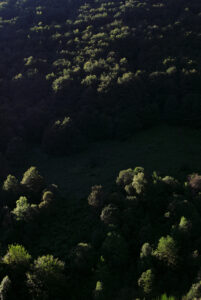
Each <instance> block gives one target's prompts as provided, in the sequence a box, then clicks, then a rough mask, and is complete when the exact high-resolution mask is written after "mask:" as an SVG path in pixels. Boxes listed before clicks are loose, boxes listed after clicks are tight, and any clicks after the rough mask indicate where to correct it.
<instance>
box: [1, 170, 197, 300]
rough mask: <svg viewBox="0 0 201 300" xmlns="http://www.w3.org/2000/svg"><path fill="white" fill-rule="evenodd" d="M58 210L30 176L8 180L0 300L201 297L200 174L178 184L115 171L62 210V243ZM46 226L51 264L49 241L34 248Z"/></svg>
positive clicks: (50, 193) (53, 190)
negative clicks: (108, 181)
mask: <svg viewBox="0 0 201 300" xmlns="http://www.w3.org/2000/svg"><path fill="white" fill-rule="evenodd" d="M28 199H29V200H28ZM67 202H68V201H67V199H66V198H63V199H62V197H61V195H60V194H59V193H58V189H57V187H56V186H54V185H51V186H48V187H47V186H46V185H45V181H44V178H43V177H42V176H41V175H40V174H39V172H38V171H37V169H36V168H35V167H31V168H29V169H28V170H27V171H26V172H25V173H24V175H23V178H22V180H21V181H20V182H19V181H18V180H17V178H16V177H14V176H13V175H9V176H8V177H7V179H6V180H5V181H4V182H3V185H2V192H1V227H2V228H3V230H1V263H0V265H1V268H0V275H1V284H0V297H1V299H19V298H20V299H32V300H34V299H48V300H49V299H50V300H51V299H52V300H54V299H65V298H68V299H80V300H83V299H112V298H115V299H128V300H133V299H139V298H140V299H154V298H157V297H160V295H162V294H164V293H167V294H169V295H172V296H174V297H175V298H176V299H184V300H193V299H199V298H200V297H201V292H200V291H201V289H200V286H201V277H200V272H201V257H200V251H201V250H200V249H201V240H200V234H201V229H200V228H201V176H200V175H199V174H190V175H189V176H187V178H186V181H185V182H183V181H181V180H179V179H176V178H173V177H171V176H162V175H158V174H157V173H156V172H153V174H148V173H147V172H146V171H145V170H144V168H142V167H136V168H134V169H131V168H130V169H126V170H122V171H120V173H119V175H118V177H117V179H116V185H115V186H111V188H110V189H109V190H106V189H105V188H104V187H103V186H101V185H95V186H92V188H91V192H90V194H89V196H88V199H87V200H86V199H85V201H83V199H82V201H80V203H79V204H78V206H77V208H76V210H75V211H73V212H72V209H73V206H72V203H71V204H70V206H68V208H67V210H68V211H69V210H70V211H69V212H68V213H69V216H71V220H70V222H69V223H68V227H69V228H68V230H69V231H68V235H67V236H66V233H65V232H64V231H65V230H66V228H64V227H65V226H63V223H62V222H63V221H65V220H66V218H67V217H68V218H69V216H68V215H67V213H66V212H67V211H64V210H65V205H67ZM74 206H76V204H75V203H74ZM80 212H81V213H80ZM54 218H56V222H57V225H56V226H55V224H56V223H54V222H55V221H54ZM58 219H59V221H58ZM82 222H83V223H82ZM50 223H53V227H52V230H54V231H56V237H55V241H54V243H55V244H56V245H57V249H59V253H60V254H59V255H57V253H58V252H57V250H56V248H55V249H54V250H53V251H51V252H50V249H51V245H50V244H51V241H50V240H49V241H48V242H47V243H49V244H48V245H46V249H49V250H46V253H44V248H43V246H42V245H43V243H44V240H42V239H39V238H38V236H39V235H40V234H42V231H43V227H44V226H45V234H47V235H48V232H49V231H50V227H49V225H48V224H50ZM59 224H61V227H59V230H57V229H58V226H59ZM75 224H76V225H75ZM54 226H55V228H54ZM80 231H82V233H80ZM33 232H34V233H33ZM37 232H38V236H37ZM2 233H3V234H2ZM35 234H36V235H35ZM33 239H36V241H37V242H36V243H37V246H36V248H35V249H34V247H33V248H32V245H33ZM27 249H28V250H27Z"/></svg>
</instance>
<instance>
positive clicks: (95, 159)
mask: <svg viewBox="0 0 201 300" xmlns="http://www.w3.org/2000/svg"><path fill="white" fill-rule="evenodd" d="M30 166H36V167H37V168H38V169H39V171H40V173H41V174H43V175H44V177H45V178H46V179H47V182H48V183H55V184H57V185H58V186H59V188H60V189H61V191H62V193H63V194H64V195H66V196H67V195H70V196H71V197H72V196H73V197H76V198H85V197H87V195H88V194H89V193H90V188H91V186H92V185H95V184H102V185H103V186H104V187H105V188H107V187H110V188H111V186H112V185H114V184H115V179H116V177H117V176H118V173H119V171H120V170H123V169H127V168H135V167H136V166H142V167H144V168H145V170H147V171H148V172H152V171H159V172H160V174H162V175H164V176H165V175H172V176H176V177H178V176H179V177H184V176H186V175H187V174H189V173H191V172H199V171H200V172H201V131H200V130H197V129H189V128H179V127H172V126H162V127H156V128H152V129H147V130H144V131H142V132H139V133H137V134H136V135H135V136H134V137H132V138H130V139H128V140H126V141H104V142H102V141H101V142H97V143H94V144H91V145H90V147H89V149H87V150H85V151H84V152H82V153H78V154H72V155H70V156H62V157H53V156H50V155H46V154H44V153H42V152H41V151H39V150H38V149H35V150H33V151H31V152H30V154H29V156H28V159H27V160H26V161H25V163H24V165H23V169H22V168H21V169H20V168H19V169H18V173H19V172H20V173H21V174H22V173H23V172H24V171H25V170H26V169H28V168H29V167H30ZM21 174H20V175H21Z"/></svg>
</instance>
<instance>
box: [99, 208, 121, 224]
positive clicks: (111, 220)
mask: <svg viewBox="0 0 201 300" xmlns="http://www.w3.org/2000/svg"><path fill="white" fill-rule="evenodd" d="M119 217H120V213H119V209H118V207H117V206H115V205H114V204H108V205H107V206H105V207H104V208H103V209H102V211H101V215H100V219H101V221H102V222H103V223H105V224H117V223H118V222H119Z"/></svg>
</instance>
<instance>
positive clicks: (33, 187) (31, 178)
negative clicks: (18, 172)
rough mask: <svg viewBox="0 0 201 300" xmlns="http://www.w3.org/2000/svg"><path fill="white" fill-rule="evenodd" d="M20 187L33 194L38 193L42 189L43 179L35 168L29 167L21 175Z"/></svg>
mask: <svg viewBox="0 0 201 300" xmlns="http://www.w3.org/2000/svg"><path fill="white" fill-rule="evenodd" d="M21 184H22V186H25V187H26V188H27V189H28V190H30V191H31V192H34V193H40V192H41V191H42V189H43V188H44V178H43V177H42V176H41V175H40V174H39V172H38V170H37V168H36V167H30V168H29V169H28V170H27V171H26V172H25V173H24V175H23V178H22V181H21Z"/></svg>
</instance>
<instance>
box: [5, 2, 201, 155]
mask: <svg viewBox="0 0 201 300" xmlns="http://www.w3.org/2000/svg"><path fill="white" fill-rule="evenodd" d="M200 5H201V4H200V2H199V1H197V0H193V1H190V0H187V1H186V0H179V1H177V3H175V2H174V1H171V0H168V1H166V2H165V3H164V1H162V2H160V1H158V0H151V1H150V0H144V1H143V2H142V1H140V0H126V1H120V0H118V1H110V2H108V1H103V0H94V1H86V3H85V2H83V1H82V0H77V1H71V0H68V1H64V0H62V1H59V2H58V1H56V0H54V1H53V0H52V1H48V0H46V1H41V0H37V1H33V0H26V1H17V0H13V1H10V0H5V1H1V3H0V45H1V47H0V116H1V118H0V128H1V132H2V134H1V137H0V151H1V152H3V153H4V154H5V155H6V157H7V156H9V155H10V149H12V147H14V149H15V147H17V149H18V147H20V145H19V143H20V142H19V140H21V144H22V143H24V145H26V144H27V143H30V142H31V143H37V144H40V145H42V147H43V149H44V150H45V151H47V152H49V153H53V154H55V153H56V154H66V153H68V152H69V150H70V149H71V147H72V149H71V151H75V149H80V147H78V145H80V144H85V145H86V144H87V143H88V142H89V141H94V140H97V139H107V138H110V139H111V138H122V137H125V136H129V135H130V134H132V133H133V132H135V131H137V130H139V129H142V128H144V127H147V126H151V125H153V124H156V123H158V122H160V121H164V120H166V121H168V122H174V123H177V124H178V123H179V124H183V123H185V124H186V123H187V124H190V125H196V126H200V112H201V106H200V97H201V90H200V84H199V82H200V63H199V62H200V53H199V50H198V49H199V47H200V25H201V17H200V13H199V12H200V8H201V7H200ZM5 116H6V117H5ZM69 117H70V119H71V120H72V126H71V128H70V129H69V130H60V129H59V128H58V127H59V126H56V127H57V128H55V124H58V122H61V123H62V122H63V120H64V119H65V118H69ZM53 127H54V128H53ZM72 127H73V128H72ZM56 130H57V131H62V133H61V134H60V133H59V134H58V137H57V139H55V131H56ZM69 131H70V133H69ZM78 133H79V134H78ZM69 135H73V136H74V139H73V141H72V142H69V141H68V137H69ZM80 136H81V137H82V142H81V141H80ZM14 139H17V140H18V144H17V143H16V142H15V143H13V140H14ZM51 140H55V143H56V144H57V145H58V146H57V145H56V146H55V147H53V146H52V145H50V144H51ZM84 140H85V143H84ZM52 144H53V143H52ZM72 144H73V146H72ZM61 145H62V146H61ZM55 148H56V149H55ZM81 148H82V147H81ZM58 149H59V150H58ZM7 152H8V153H7ZM24 152H25V150H24Z"/></svg>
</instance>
